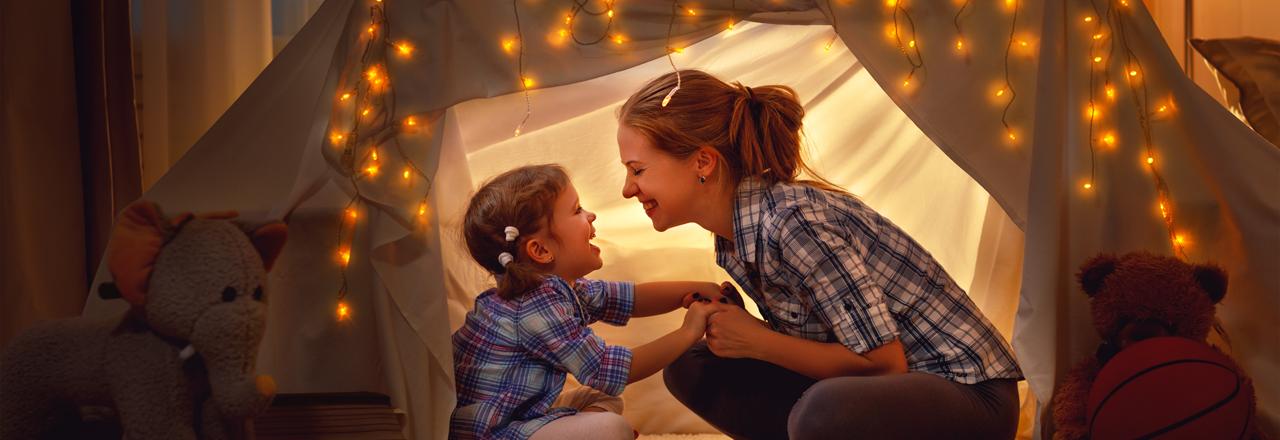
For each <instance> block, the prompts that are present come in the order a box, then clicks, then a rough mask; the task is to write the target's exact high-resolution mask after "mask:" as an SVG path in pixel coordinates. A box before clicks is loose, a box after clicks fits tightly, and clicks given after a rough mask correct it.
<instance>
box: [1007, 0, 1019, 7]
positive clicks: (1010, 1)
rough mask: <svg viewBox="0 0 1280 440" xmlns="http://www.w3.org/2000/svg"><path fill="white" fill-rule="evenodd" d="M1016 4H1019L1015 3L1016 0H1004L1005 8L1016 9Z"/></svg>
mask: <svg viewBox="0 0 1280 440" xmlns="http://www.w3.org/2000/svg"><path fill="white" fill-rule="evenodd" d="M1016 4H1017V2H1016V1H1014V0H1004V5H1005V7H1009V8H1012V7H1014V5H1016Z"/></svg>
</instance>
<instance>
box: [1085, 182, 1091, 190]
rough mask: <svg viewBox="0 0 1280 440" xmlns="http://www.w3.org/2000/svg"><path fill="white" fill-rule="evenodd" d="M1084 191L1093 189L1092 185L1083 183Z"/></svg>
mask: <svg viewBox="0 0 1280 440" xmlns="http://www.w3.org/2000/svg"><path fill="white" fill-rule="evenodd" d="M1084 189H1093V184H1092V183H1089V182H1085V183H1084Z"/></svg>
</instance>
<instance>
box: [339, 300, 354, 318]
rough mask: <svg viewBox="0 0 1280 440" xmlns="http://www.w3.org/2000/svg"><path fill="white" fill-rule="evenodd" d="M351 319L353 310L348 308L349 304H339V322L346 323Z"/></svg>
mask: <svg viewBox="0 0 1280 440" xmlns="http://www.w3.org/2000/svg"><path fill="white" fill-rule="evenodd" d="M350 317H351V309H350V308H349V307H347V303H345V302H338V320H339V321H346V320H347V319H348V318H350Z"/></svg>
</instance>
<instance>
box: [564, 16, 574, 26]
mask: <svg viewBox="0 0 1280 440" xmlns="http://www.w3.org/2000/svg"><path fill="white" fill-rule="evenodd" d="M564 24H573V16H572V15H569V14H565V16H564Z"/></svg>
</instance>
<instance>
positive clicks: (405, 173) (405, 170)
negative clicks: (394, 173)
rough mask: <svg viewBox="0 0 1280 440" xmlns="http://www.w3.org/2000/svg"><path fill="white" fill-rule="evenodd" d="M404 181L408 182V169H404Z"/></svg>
mask: <svg viewBox="0 0 1280 440" xmlns="http://www.w3.org/2000/svg"><path fill="white" fill-rule="evenodd" d="M404 180H409V169H408V168H405V169H404Z"/></svg>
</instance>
